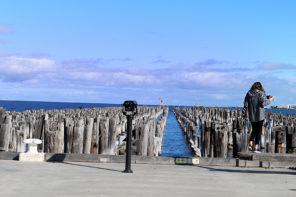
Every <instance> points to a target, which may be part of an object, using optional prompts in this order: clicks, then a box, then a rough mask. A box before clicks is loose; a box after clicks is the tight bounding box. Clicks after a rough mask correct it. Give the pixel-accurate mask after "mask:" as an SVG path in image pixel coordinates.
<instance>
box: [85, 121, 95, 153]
mask: <svg viewBox="0 0 296 197" xmlns="http://www.w3.org/2000/svg"><path fill="white" fill-rule="evenodd" d="M93 125H94V119H93V118H90V117H89V116H88V117H86V125H85V130H84V138H83V139H84V143H83V153H84V154H90V148H91V138H92V131H93Z"/></svg>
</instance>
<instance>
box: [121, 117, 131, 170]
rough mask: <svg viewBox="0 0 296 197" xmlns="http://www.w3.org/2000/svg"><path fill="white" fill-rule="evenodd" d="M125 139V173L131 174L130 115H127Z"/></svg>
mask: <svg viewBox="0 0 296 197" xmlns="http://www.w3.org/2000/svg"><path fill="white" fill-rule="evenodd" d="M126 117H127V134H126V135H127V137H126V160H125V170H124V171H123V172H125V173H133V171H132V170H131V136H132V119H133V117H132V116H131V115H127V116H126Z"/></svg>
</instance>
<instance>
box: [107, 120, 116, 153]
mask: <svg viewBox="0 0 296 197" xmlns="http://www.w3.org/2000/svg"><path fill="white" fill-rule="evenodd" d="M108 138H109V139H108V152H109V154H112V155H114V154H115V145H116V120H115V118H110V119H109V136H108Z"/></svg>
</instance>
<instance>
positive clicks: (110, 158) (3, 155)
mask: <svg viewBox="0 0 296 197" xmlns="http://www.w3.org/2000/svg"><path fill="white" fill-rule="evenodd" d="M18 159H19V153H17V152H0V160H18ZM184 159H185V162H183V163H179V162H177V158H175V157H150V156H136V155H132V157H131V162H132V164H156V165H175V164H180V165H192V164H193V163H192V162H191V161H192V159H193V158H184ZM198 160H199V163H198V164H195V165H198V166H229V167H235V166H236V167H247V168H248V167H263V168H290V169H296V155H287V154H270V153H268V154H267V153H259V154H258V153H239V158H226V159H225V158H198ZM45 161H48V162H94V163H125V155H92V154H67V153H45Z"/></svg>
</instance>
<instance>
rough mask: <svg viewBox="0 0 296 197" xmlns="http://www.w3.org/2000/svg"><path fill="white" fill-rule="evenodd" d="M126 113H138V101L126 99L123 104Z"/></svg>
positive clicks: (123, 110) (123, 111)
mask: <svg viewBox="0 0 296 197" xmlns="http://www.w3.org/2000/svg"><path fill="white" fill-rule="evenodd" d="M122 113H123V114H124V115H135V114H137V113H138V104H137V102H136V101H124V103H123V105H122Z"/></svg>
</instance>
